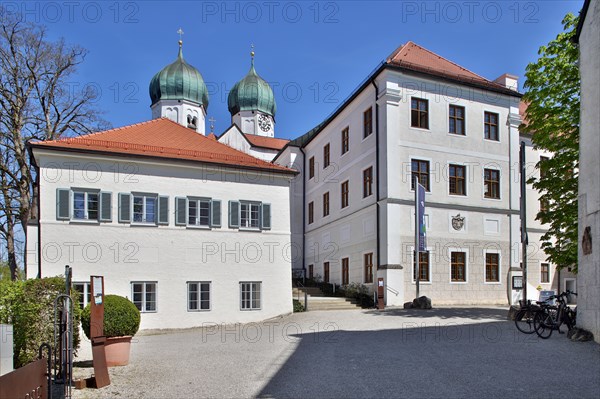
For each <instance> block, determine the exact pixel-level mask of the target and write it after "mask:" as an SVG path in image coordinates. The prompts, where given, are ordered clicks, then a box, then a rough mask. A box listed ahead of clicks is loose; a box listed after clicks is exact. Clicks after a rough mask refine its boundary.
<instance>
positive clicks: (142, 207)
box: [131, 194, 158, 224]
mask: <svg viewBox="0 0 600 399" xmlns="http://www.w3.org/2000/svg"><path fill="white" fill-rule="evenodd" d="M157 202H158V198H157V196H156V195H141V194H134V195H133V207H132V211H133V212H132V213H133V216H132V219H131V220H132V221H133V223H149V224H156V214H157V210H158V207H157Z"/></svg>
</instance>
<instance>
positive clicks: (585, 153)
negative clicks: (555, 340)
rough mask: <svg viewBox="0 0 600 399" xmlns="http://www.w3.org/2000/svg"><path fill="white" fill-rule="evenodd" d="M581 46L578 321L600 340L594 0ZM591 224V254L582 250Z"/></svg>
mask: <svg viewBox="0 0 600 399" xmlns="http://www.w3.org/2000/svg"><path fill="white" fill-rule="evenodd" d="M579 47H580V62H579V65H580V74H581V122H580V141H579V148H580V155H579V275H578V278H577V284H578V288H577V290H578V294H579V297H578V301H579V302H578V306H577V312H578V315H577V324H578V325H580V326H581V327H582V328H585V329H587V330H589V331H591V332H592V333H593V334H594V339H595V340H596V341H597V342H600V241H599V240H598V237H600V157H599V156H598V154H600V131H599V126H600V113H599V112H598V109H600V79H599V78H598V74H599V72H598V71H600V2H598V1H591V2H590V5H589V9H588V12H587V16H586V18H585V21H584V23H583V28H582V30H581V36H580V37H579ZM587 227H589V228H590V232H591V240H592V253H591V254H588V255H585V254H584V253H583V249H582V245H581V244H582V239H583V232H584V229H585V228H587Z"/></svg>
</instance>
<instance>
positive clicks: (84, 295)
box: [73, 282, 92, 309]
mask: <svg viewBox="0 0 600 399" xmlns="http://www.w3.org/2000/svg"><path fill="white" fill-rule="evenodd" d="M73 289H74V290H75V291H77V292H78V293H79V308H80V309H83V308H85V307H86V306H87V304H88V303H90V302H91V301H92V291H91V290H90V283H89V282H84V283H73Z"/></svg>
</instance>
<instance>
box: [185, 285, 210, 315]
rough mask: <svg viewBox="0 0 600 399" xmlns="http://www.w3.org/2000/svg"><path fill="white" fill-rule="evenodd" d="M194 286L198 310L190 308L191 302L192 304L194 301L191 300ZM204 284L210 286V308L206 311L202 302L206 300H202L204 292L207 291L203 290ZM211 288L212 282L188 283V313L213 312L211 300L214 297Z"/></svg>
mask: <svg viewBox="0 0 600 399" xmlns="http://www.w3.org/2000/svg"><path fill="white" fill-rule="evenodd" d="M192 284H196V295H197V297H196V300H195V301H196V302H197V303H196V309H192V307H191V306H190V305H191V302H192V299H191V298H190V294H191V293H192V292H191V285H192ZM203 284H207V285H208V308H206V309H203V308H202V306H201V304H202V302H204V300H203V299H202V298H201V295H202V293H203V292H206V291H203V290H202V285H203ZM211 286H212V284H211V282H210V281H188V282H187V311H188V312H208V311H210V310H211V308H212V300H211V296H212V292H211V291H212V290H211V288H212V287H211Z"/></svg>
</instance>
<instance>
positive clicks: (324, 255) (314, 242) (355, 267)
mask: <svg viewBox="0 0 600 399" xmlns="http://www.w3.org/2000/svg"><path fill="white" fill-rule="evenodd" d="M374 102H375V98H374V89H373V88H372V87H369V88H368V89H366V90H364V91H363V92H362V93H361V94H360V95H359V96H358V97H357V98H356V99H355V100H354V101H353V102H352V103H351V104H350V105H349V106H348V107H346V108H345V109H344V110H343V111H342V112H341V113H340V114H339V115H338V116H337V117H336V118H335V119H334V120H333V121H332V122H331V123H330V124H329V125H328V126H326V127H325V128H324V130H323V131H322V132H321V133H320V134H319V135H317V136H316V137H315V139H314V140H312V141H311V142H310V143H309V144H307V145H306V147H305V148H304V151H305V156H306V165H307V166H306V168H308V165H309V160H310V158H312V157H314V159H315V176H314V177H313V178H309V174H308V170H305V173H304V179H305V184H306V199H305V211H306V212H307V216H306V224H305V235H306V238H305V239H306V246H305V248H304V254H305V257H306V259H305V264H306V267H307V268H308V266H309V265H310V264H314V270H315V274H319V275H320V276H321V277H323V263H324V262H326V261H328V262H330V282H332V283H337V284H340V283H341V282H342V276H341V267H342V266H341V259H342V258H345V257H348V258H349V265H350V266H349V278H350V282H358V283H364V282H365V279H364V267H363V263H364V254H365V253H371V252H372V253H373V263H374V268H373V269H374V270H376V267H377V241H376V236H377V235H376V226H377V224H376V199H375V195H376V190H375V184H377V182H376V180H375V177H376V171H375V168H376V165H375V149H376V146H375V134H374V133H375V132H374V131H373V134H371V135H370V136H368V137H367V138H363V112H364V111H366V110H367V109H368V108H369V107H373V118H374V117H375V108H374ZM373 126H375V125H373ZM346 127H348V128H349V151H348V152H346V153H345V154H343V155H342V144H341V142H342V140H341V137H342V136H341V132H342V130H343V129H345V128H346ZM326 144H329V146H330V165H329V166H328V167H327V168H323V148H324V146H325V145H326ZM369 167H373V178H374V182H373V193H372V194H371V195H369V196H367V197H366V198H363V171H364V170H365V169H367V168H369ZM345 181H348V183H349V205H348V206H347V207H345V208H342V207H341V184H342V183H343V182H345ZM325 192H329V203H330V205H329V209H330V213H329V216H326V217H323V194H324V193H325ZM310 202H314V223H311V224H309V223H308V209H307V208H308V204H309V203H310Z"/></svg>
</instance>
